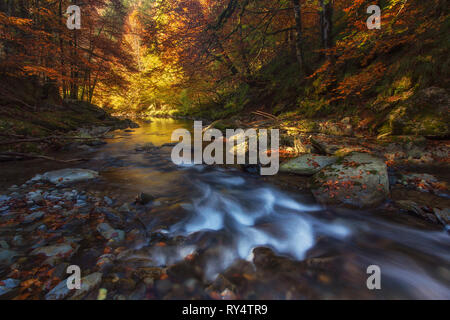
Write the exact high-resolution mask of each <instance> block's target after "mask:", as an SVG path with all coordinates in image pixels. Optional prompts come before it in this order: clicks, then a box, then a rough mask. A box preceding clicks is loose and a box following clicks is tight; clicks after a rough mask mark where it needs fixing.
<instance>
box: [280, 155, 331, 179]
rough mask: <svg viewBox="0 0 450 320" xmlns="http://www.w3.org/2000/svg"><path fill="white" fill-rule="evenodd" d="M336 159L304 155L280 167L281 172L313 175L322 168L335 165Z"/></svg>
mask: <svg viewBox="0 0 450 320" xmlns="http://www.w3.org/2000/svg"><path fill="white" fill-rule="evenodd" d="M336 160H337V158H335V157H328V156H318V155H313V154H304V155H301V156H300V157H297V158H295V159H292V160H289V161H288V162H286V163H283V164H282V165H281V166H280V171H281V172H290V173H296V174H300V175H307V176H308V175H313V174H315V173H317V172H319V171H320V170H321V169H322V168H324V167H326V166H328V165H330V164H333V163H335V162H336Z"/></svg>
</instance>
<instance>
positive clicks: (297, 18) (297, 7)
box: [292, 0, 306, 73]
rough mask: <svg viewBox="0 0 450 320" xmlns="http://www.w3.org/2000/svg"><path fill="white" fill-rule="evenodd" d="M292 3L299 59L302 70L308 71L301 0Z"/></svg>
mask: <svg viewBox="0 0 450 320" xmlns="http://www.w3.org/2000/svg"><path fill="white" fill-rule="evenodd" d="M292 4H293V5H294V17H295V30H296V31H297V35H296V39H295V51H296V56H297V61H298V64H299V66H300V71H301V72H303V73H306V65H305V58H304V54H303V37H302V15H301V7H300V0H292Z"/></svg>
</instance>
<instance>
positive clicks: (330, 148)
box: [310, 137, 342, 155]
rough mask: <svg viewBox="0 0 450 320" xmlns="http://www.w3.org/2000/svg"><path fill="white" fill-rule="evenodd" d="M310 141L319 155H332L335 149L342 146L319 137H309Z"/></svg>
mask: <svg viewBox="0 0 450 320" xmlns="http://www.w3.org/2000/svg"><path fill="white" fill-rule="evenodd" d="M310 141H311V144H312V146H313V147H314V149H315V150H316V151H317V153H319V154H321V155H333V154H334V153H335V152H336V151H338V150H339V149H342V146H339V145H334V144H331V143H328V142H326V141H325V140H321V139H319V137H310Z"/></svg>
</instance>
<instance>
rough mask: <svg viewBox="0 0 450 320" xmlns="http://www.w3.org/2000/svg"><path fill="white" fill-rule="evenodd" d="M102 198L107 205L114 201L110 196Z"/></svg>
mask: <svg viewBox="0 0 450 320" xmlns="http://www.w3.org/2000/svg"><path fill="white" fill-rule="evenodd" d="M103 200H104V201H105V203H106V204H107V205H108V206H112V204H113V203H114V201H113V200H112V199H111V198H108V197H106V196H105V197H103Z"/></svg>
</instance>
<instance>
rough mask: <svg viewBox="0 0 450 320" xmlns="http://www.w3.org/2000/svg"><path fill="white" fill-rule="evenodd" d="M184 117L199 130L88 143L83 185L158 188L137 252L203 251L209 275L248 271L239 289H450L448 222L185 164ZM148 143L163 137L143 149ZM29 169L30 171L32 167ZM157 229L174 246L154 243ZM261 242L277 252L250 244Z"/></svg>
mask: <svg viewBox="0 0 450 320" xmlns="http://www.w3.org/2000/svg"><path fill="white" fill-rule="evenodd" d="M180 127H184V128H189V129H191V127H192V123H191V122H187V121H179V120H168V119H154V120H153V122H151V123H148V124H142V125H141V127H140V128H137V129H133V130H128V132H126V131H118V132H116V134H115V137H114V138H113V139H108V140H107V142H108V143H107V144H106V145H104V146H101V147H99V148H95V149H89V150H85V151H83V152H80V154H81V155H82V156H84V157H89V159H90V160H89V161H88V162H86V163H84V164H83V166H82V167H84V168H89V169H94V170H98V171H99V172H100V174H101V179H100V180H99V181H98V182H95V183H90V184H87V185H86V186H85V188H86V189H87V190H97V191H98V190H101V192H102V194H107V195H109V197H111V198H113V199H117V201H118V202H119V203H120V202H132V201H133V199H134V198H135V196H136V194H138V193H141V192H145V193H148V194H152V195H154V196H155V197H156V198H157V199H156V200H155V203H156V204H157V205H153V206H151V207H149V208H147V209H145V210H144V209H143V210H140V211H138V213H137V215H138V216H139V217H138V218H139V221H140V222H142V224H144V225H145V229H146V230H147V232H148V234H149V235H150V237H149V239H147V240H145V241H142V240H140V241H135V242H133V243H132V244H129V246H130V247H131V248H132V249H133V250H135V252H136V255H137V256H141V255H143V254H144V255H147V256H148V257H149V258H151V260H152V261H153V263H154V265H158V266H171V265H174V264H177V263H178V264H179V263H180V262H183V261H186V257H190V256H192V255H194V254H195V255H196V256H197V258H196V259H195V264H196V267H198V268H197V269H200V272H201V273H202V277H203V281H204V283H211V282H214V281H215V280H216V281H217V277H218V275H219V274H221V275H226V274H230V272H231V273H233V272H234V273H242V274H244V275H245V273H248V275H245V278H246V279H247V280H248V281H247V282H245V284H243V283H242V282H239V281H236V282H234V285H235V286H237V289H236V291H237V292H241V293H240V294H238V297H242V298H256V299H259V298H271V299H286V298H319V299H329V298H337V299H358V298H359V299H401V298H406V299H449V298H450V266H449V261H450V245H449V244H450V242H449V240H450V239H449V235H448V234H447V233H446V232H444V231H441V230H439V229H435V228H429V227H427V226H424V225H422V224H421V223H420V222H417V221H415V220H414V219H412V218H411V217H406V215H405V214H404V213H400V212H385V211H383V210H382V209H379V210H378V209H377V210H368V211H357V210H347V209H338V208H335V209H334V208H323V207H321V206H319V205H318V204H316V203H315V202H314V200H313V198H312V196H311V194H310V193H309V192H308V190H307V189H303V190H302V191H299V190H297V189H293V188H290V187H289V186H285V187H283V180H282V177H280V178H277V177H275V178H272V179H262V178H261V177H260V176H258V175H254V174H249V173H245V172H242V171H240V170H238V169H236V168H224V167H210V166H206V165H189V166H187V165H185V166H177V165H175V164H173V163H172V161H171V158H170V154H171V149H172V147H170V146H162V145H163V144H165V143H168V142H170V137H171V134H172V132H173V130H175V129H177V128H180ZM149 142H151V143H153V144H154V145H155V146H157V147H158V148H154V149H153V150H152V151H151V152H138V151H136V150H135V149H136V146H137V145H143V144H145V143H149ZM67 156H68V157H73V156H74V155H73V154H70V155H67ZM77 156H79V154H77ZM39 163H42V162H39ZM44 169H48V168H47V167H41V168H40V169H39V170H38V169H36V170H37V171H40V172H42V171H45V170H44ZM16 170H20V168H17V169H16ZM24 175H26V176H27V177H26V179H29V178H30V177H31V172H26V173H25V174H24ZM274 179H278V180H277V181H275V180H274ZM289 179H291V180H292V179H295V177H289ZM157 237H161V238H162V239H165V240H164V241H166V242H167V244H168V245H164V246H159V245H155V243H157V241H159V240H155V239H156V238H157ZM168 239H172V240H168ZM179 239H181V240H179ZM257 247H266V248H270V249H271V251H267V250H264V249H259V251H258V250H256V251H253V249H254V248H257ZM253 262H254V263H253ZM193 263H194V262H193ZM255 265H256V268H255ZM372 265H375V266H378V267H379V268H380V270H381V289H380V290H369V289H368V287H367V283H366V281H367V278H368V277H369V276H370V274H368V273H367V268H368V267H369V266H372ZM252 268H253V269H252ZM196 272H198V270H197V271H196ZM183 283H184V282H183ZM239 286H245V288H243V287H242V288H239ZM182 297H183V296H182ZM185 298H189V296H185Z"/></svg>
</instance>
